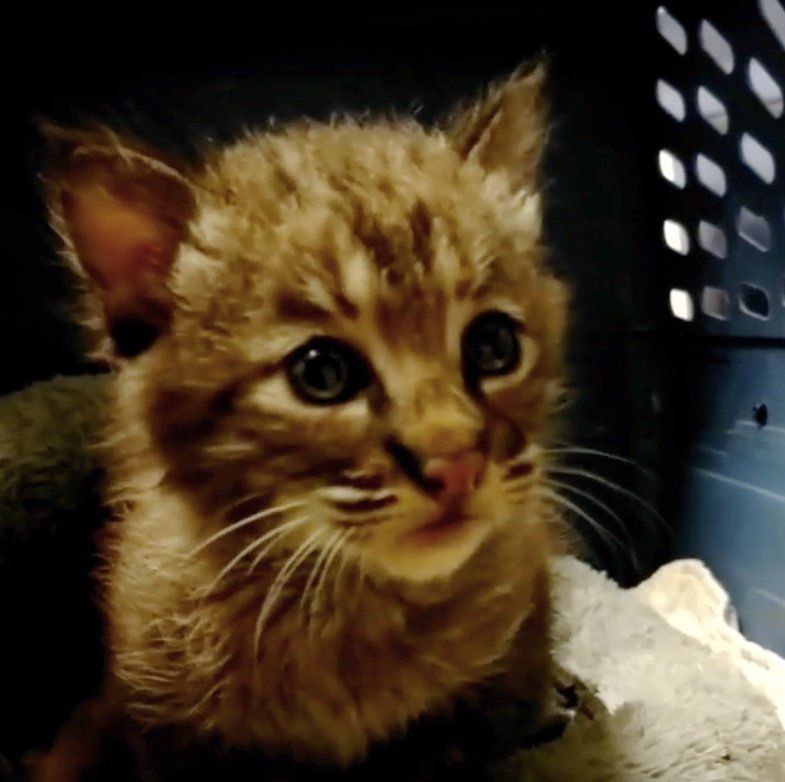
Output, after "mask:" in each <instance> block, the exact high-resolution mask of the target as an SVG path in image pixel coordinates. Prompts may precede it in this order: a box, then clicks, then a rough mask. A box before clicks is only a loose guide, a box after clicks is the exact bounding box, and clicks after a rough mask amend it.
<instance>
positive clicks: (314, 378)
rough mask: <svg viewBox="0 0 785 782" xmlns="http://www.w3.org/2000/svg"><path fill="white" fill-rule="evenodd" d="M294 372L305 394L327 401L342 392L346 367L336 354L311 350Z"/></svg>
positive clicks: (345, 378) (323, 350)
mask: <svg viewBox="0 0 785 782" xmlns="http://www.w3.org/2000/svg"><path fill="white" fill-rule="evenodd" d="M295 372H296V374H297V375H298V376H299V380H300V384H301V385H302V387H303V390H304V391H305V392H306V393H308V394H310V395H311V396H313V397H315V398H316V399H320V400H329V399H333V398H334V397H337V396H340V394H341V393H342V392H343V391H344V388H345V386H346V380H347V374H348V367H347V365H346V361H345V359H344V358H343V356H340V355H339V354H338V353H337V352H335V351H331V350H329V349H320V348H312V349H311V350H309V351H308V353H307V354H306V355H305V356H303V358H302V360H301V362H300V364H299V366H298V367H297V368H296V370H295Z"/></svg>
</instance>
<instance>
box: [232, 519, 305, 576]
mask: <svg viewBox="0 0 785 782" xmlns="http://www.w3.org/2000/svg"><path fill="white" fill-rule="evenodd" d="M310 520H311V517H310V516H298V517H297V518H296V519H292V520H291V521H287V522H286V524H281V526H280V527H277V528H276V529H274V530H271V531H270V532H268V533H266V534H265V535H264V536H263V539H261V540H259V541H258V542H259V543H264V542H265V541H269V543H268V544H267V545H266V546H265V547H264V548H263V549H262V550H261V551H259V553H258V554H257V555H256V556H255V557H254V560H253V562H251V564H250V565H249V566H248V570H246V571H245V575H246V576H250V575H251V573H253V572H254V570H256V568H257V567H258V565H259V563H260V562H261V561H262V560H263V559H264V558H265V556H266V555H267V553H268V552H269V551H270V549H271V548H272V547H273V546H274V545H275V544H276V543H277V542H278V538H279V537H281V536H280V534H278V535H275V534H273V533H280V532H286V531H288V530H289V529H292V528H293V527H299V526H301V525H302V524H305V523H306V522H307V521H310Z"/></svg>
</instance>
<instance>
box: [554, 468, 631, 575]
mask: <svg viewBox="0 0 785 782" xmlns="http://www.w3.org/2000/svg"><path fill="white" fill-rule="evenodd" d="M548 483H549V484H550V485H552V486H558V487H559V488H561V489H563V490H565V491H569V492H572V493H573V494H575V495H577V496H578V497H583V498H584V499H586V500H588V501H589V502H591V503H593V504H594V505H596V506H597V507H598V508H600V509H602V510H604V511H605V512H606V513H607V514H608V515H609V516H610V517H611V518H612V519H613V520H614V521H615V522H616V523H617V524H618V526H619V528H620V529H621V530H622V532H623V533H624V537H625V538H626V539H627V542H628V543H629V546H630V549H629V551H630V557H631V559H632V564H633V566H634V567H635V568H636V569H637V570H640V560H639V559H638V555H637V554H636V552H635V542H634V541H633V539H632V536H631V535H630V530H629V529H628V527H627V525H626V524H625V523H624V521H623V520H622V518H621V516H619V514H618V513H616V512H615V511H614V510H613V508H611V507H610V506H609V505H607V504H606V503H604V502H602V500H598V499H597V498H596V497H595V496H594V495H593V494H591V493H590V492H587V491H584V490H583V489H578V488H576V487H575V486H571V485H570V484H569V483H565V482H564V481H556V480H554V479H553V478H551V479H550V480H549V481H548Z"/></svg>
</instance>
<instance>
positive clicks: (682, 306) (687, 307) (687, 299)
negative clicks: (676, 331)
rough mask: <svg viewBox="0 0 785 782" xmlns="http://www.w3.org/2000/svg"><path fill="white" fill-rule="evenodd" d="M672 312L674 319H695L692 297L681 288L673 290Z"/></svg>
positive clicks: (671, 296)
mask: <svg viewBox="0 0 785 782" xmlns="http://www.w3.org/2000/svg"><path fill="white" fill-rule="evenodd" d="M669 298H670V305H671V312H672V313H673V317H674V318H678V319H679V320H686V321H690V320H692V319H693V318H694V317H695V305H694V304H693V302H692V296H690V294H689V293H688V292H687V291H685V290H682V289H681V288H671V292H670V297H669Z"/></svg>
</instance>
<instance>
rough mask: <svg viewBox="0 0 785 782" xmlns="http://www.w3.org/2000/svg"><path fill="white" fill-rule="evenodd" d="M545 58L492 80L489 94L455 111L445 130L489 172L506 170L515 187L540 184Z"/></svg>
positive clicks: (533, 188) (530, 188) (529, 188)
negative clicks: (493, 82) (494, 82)
mask: <svg viewBox="0 0 785 782" xmlns="http://www.w3.org/2000/svg"><path fill="white" fill-rule="evenodd" d="M546 79H547V63H546V61H545V60H544V59H541V60H539V61H537V62H536V63H534V64H529V65H525V66H521V67H520V68H518V69H517V70H516V71H515V72H514V73H513V74H512V75H511V76H510V77H509V78H507V79H505V80H504V81H501V82H498V83H496V84H493V85H491V87H490V88H489V89H488V90H487V92H486V94H485V96H484V97H482V98H481V99H480V100H478V101H476V102H475V103H473V104H471V105H469V106H464V107H461V108H459V109H457V110H456V111H454V112H453V114H452V115H451V117H450V118H449V119H448V121H447V123H446V124H445V127H444V130H445V132H446V134H447V136H448V137H449V138H450V139H451V141H452V144H453V146H454V147H455V149H456V150H457V151H458V153H459V154H460V155H461V156H462V157H464V158H466V159H467V160H475V161H477V162H478V163H479V164H480V165H481V166H483V168H485V169H486V170H488V171H489V172H496V171H501V172H504V173H505V174H506V176H507V177H508V179H509V182H510V186H511V188H512V189H513V190H514V191H516V192H518V191H528V192H530V193H533V192H535V191H537V190H538V169H539V165H540V160H541V157H542V152H543V149H544V146H545V138H546V127H547V114H548V112H547V106H546V100H545V94H544V92H545V83H546Z"/></svg>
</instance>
